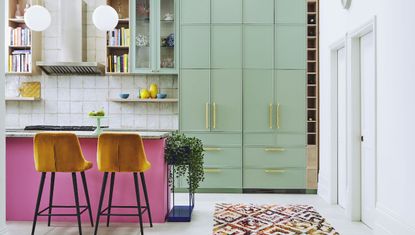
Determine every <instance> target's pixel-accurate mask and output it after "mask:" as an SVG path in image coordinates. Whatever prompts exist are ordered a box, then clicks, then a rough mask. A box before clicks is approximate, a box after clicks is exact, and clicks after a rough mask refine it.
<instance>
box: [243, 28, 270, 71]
mask: <svg viewBox="0 0 415 235" xmlns="http://www.w3.org/2000/svg"><path fill="white" fill-rule="evenodd" d="M243 57H244V68H246V69H272V68H274V26H272V25H245V26H244V35H243Z"/></svg>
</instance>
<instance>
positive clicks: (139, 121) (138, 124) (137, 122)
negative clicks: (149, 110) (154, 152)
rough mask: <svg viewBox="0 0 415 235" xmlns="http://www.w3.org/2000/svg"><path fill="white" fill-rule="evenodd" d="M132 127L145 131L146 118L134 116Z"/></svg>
mask: <svg viewBox="0 0 415 235" xmlns="http://www.w3.org/2000/svg"><path fill="white" fill-rule="evenodd" d="M134 126H135V128H138V129H147V116H146V115H137V114H135V115H134Z"/></svg>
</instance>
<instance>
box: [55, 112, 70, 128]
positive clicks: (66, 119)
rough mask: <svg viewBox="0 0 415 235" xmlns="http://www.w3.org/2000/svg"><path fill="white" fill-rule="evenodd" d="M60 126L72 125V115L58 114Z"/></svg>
mask: <svg viewBox="0 0 415 235" xmlns="http://www.w3.org/2000/svg"><path fill="white" fill-rule="evenodd" d="M58 124H59V125H60V126H69V125H71V118H70V114H58Z"/></svg>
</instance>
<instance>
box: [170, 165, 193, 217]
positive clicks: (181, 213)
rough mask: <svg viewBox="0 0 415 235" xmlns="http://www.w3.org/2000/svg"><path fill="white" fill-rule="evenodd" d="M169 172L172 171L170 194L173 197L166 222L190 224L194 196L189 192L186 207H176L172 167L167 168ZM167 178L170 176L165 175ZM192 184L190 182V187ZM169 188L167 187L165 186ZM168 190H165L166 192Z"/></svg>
mask: <svg viewBox="0 0 415 235" xmlns="http://www.w3.org/2000/svg"><path fill="white" fill-rule="evenodd" d="M169 170H172V171H173V179H172V182H171V193H172V197H173V205H172V208H171V210H170V212H169V214H168V215H167V221H168V222H190V221H191V220H192V212H193V208H194V207H195V194H194V193H191V192H190V190H189V203H188V205H176V204H175V191H174V185H175V184H174V180H175V178H176V177H175V175H174V166H171V167H169ZM167 177H170V174H167ZM191 183H192V182H190V185H191ZM167 187H169V186H167ZM168 189H169V188H167V190H168Z"/></svg>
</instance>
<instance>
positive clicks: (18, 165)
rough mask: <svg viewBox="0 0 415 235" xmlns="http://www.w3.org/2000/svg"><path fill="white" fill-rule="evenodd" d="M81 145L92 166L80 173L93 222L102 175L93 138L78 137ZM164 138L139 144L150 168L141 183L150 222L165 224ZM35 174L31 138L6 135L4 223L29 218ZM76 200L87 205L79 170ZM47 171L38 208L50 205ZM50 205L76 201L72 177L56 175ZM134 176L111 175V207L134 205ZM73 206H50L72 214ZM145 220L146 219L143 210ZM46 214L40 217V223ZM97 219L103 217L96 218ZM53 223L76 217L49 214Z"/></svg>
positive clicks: (133, 219) (36, 183)
mask: <svg viewBox="0 0 415 235" xmlns="http://www.w3.org/2000/svg"><path fill="white" fill-rule="evenodd" d="M80 143H81V148H82V150H83V153H84V155H85V158H86V159H87V160H88V161H91V162H92V163H93V164H94V167H93V168H92V169H91V170H88V171H86V172H85V174H86V178H87V182H88V190H89V196H90V199H91V207H92V213H93V217H94V220H95V219H96V214H97V210H98V202H99V194H100V190H101V185H102V179H103V173H102V172H99V171H98V169H97V167H96V151H97V139H95V138H84V139H82V138H81V139H80ZM164 144H165V140H164V139H144V147H145V151H146V154H147V158H148V160H149V161H150V162H151V164H152V167H151V169H150V170H148V171H146V172H145V173H144V174H145V177H146V184H147V190H148V194H149V200H150V208H151V214H152V217H153V222H154V223H164V222H165V217H166V215H167V213H168V209H169V207H168V206H169V205H168V197H169V195H168V192H167V184H168V181H167V173H168V171H167V169H168V168H167V164H166V163H165V161H164ZM40 176H41V174H40V173H39V172H36V171H35V167H34V160H33V138H21V137H8V138H6V177H7V178H6V218H7V220H8V221H32V220H33V215H34V210H35V202H36V197H37V193H38V188H39V183H40ZM77 180H78V191H79V197H80V204H81V205H86V201H85V194H84V191H83V186H82V181H81V176H80V174H77ZM109 182H110V177H108V182H107V192H106V194H105V200H104V204H103V208H106V207H107V205H108V202H107V200H108V191H109ZM139 182H140V192H141V203H142V205H145V204H144V196H143V190H142V188H141V181H139ZM49 185H50V174H49V173H48V174H47V177H46V181H45V187H44V190H43V197H42V203H41V207H40V208H41V209H43V208H46V207H47V205H48V203H49V187H50V186H49ZM53 204H54V205H75V201H74V192H73V186H72V177H71V174H70V173H56V178H55V191H54V198H53ZM136 204H137V203H136V198H135V190H134V179H133V174H132V173H116V176H115V184H114V196H113V203H112V205H134V206H135V205H136ZM74 212H75V209H53V213H70V214H71V213H74ZM112 212H114V213H121V212H126V213H137V209H135V210H134V209H131V210H130V209H127V210H126V209H112ZM143 218H144V221H145V222H148V217H147V213H145V214H144V217H143ZM46 219H47V217H43V216H41V217H39V220H40V221H42V220H43V221H44V220H46ZM101 219H102V221H103V220H104V219H106V216H102V217H101ZM82 220H83V221H89V218H88V213H87V212H85V213H83V214H82ZM52 221H74V222H75V221H76V217H60V216H55V217H52ZM111 221H113V222H137V221H138V218H136V217H116V216H111Z"/></svg>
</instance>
